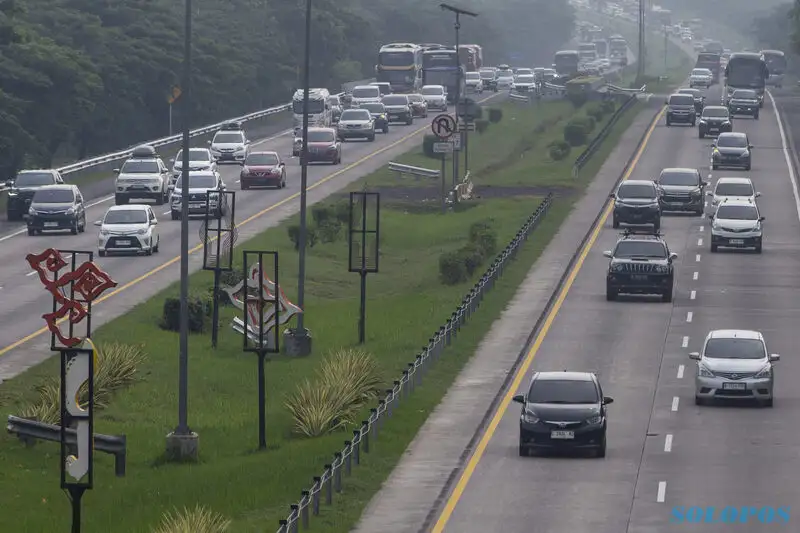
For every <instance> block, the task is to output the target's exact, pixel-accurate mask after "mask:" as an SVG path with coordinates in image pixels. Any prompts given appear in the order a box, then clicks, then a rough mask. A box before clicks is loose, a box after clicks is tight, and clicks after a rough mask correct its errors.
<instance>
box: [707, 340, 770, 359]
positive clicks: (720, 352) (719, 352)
mask: <svg viewBox="0 0 800 533" xmlns="http://www.w3.org/2000/svg"><path fill="white" fill-rule="evenodd" d="M703 356H704V357H708V358H711V359H765V358H766V357H767V350H766V348H765V347H764V343H763V342H761V341H760V340H758V339H709V340H708V342H707V343H706V349H705V353H704V354H703Z"/></svg>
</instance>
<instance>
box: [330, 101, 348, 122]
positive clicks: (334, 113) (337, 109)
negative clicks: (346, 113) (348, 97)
mask: <svg viewBox="0 0 800 533" xmlns="http://www.w3.org/2000/svg"><path fill="white" fill-rule="evenodd" d="M328 105H329V106H330V107H331V121H332V122H333V123H334V124H336V123H337V122H339V117H341V116H342V111H343V110H344V105H343V104H342V99H341V98H340V97H339V95H338V94H334V95H331V96H329V97H328Z"/></svg>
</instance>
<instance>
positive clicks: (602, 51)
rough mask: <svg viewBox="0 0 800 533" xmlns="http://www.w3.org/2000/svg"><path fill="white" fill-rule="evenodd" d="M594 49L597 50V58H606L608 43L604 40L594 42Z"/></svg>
mask: <svg viewBox="0 0 800 533" xmlns="http://www.w3.org/2000/svg"><path fill="white" fill-rule="evenodd" d="M594 47H595V48H596V49H597V57H602V58H605V57H608V42H606V40H605V39H600V40H598V41H595V42H594Z"/></svg>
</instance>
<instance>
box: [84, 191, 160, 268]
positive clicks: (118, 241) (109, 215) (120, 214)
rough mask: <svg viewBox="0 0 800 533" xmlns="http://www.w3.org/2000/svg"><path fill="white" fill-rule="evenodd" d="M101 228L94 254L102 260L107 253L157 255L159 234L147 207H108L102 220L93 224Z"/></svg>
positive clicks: (153, 214)
mask: <svg viewBox="0 0 800 533" xmlns="http://www.w3.org/2000/svg"><path fill="white" fill-rule="evenodd" d="M94 225H95V226H100V235H99V237H98V242H97V253H98V255H99V256H100V257H104V256H105V255H106V254H109V253H115V252H119V253H135V254H140V253H144V254H145V255H152V254H153V253H156V252H158V247H159V245H160V244H161V238H160V237H159V234H158V228H157V227H156V226H157V225H158V220H157V219H156V215H155V213H154V212H153V209H152V208H151V207H150V206H149V205H145V204H128V205H114V206H111V207H109V208H108V211H106V214H105V216H104V217H103V220H98V221H96V222H95V223H94Z"/></svg>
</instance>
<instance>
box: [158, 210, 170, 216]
mask: <svg viewBox="0 0 800 533" xmlns="http://www.w3.org/2000/svg"><path fill="white" fill-rule="evenodd" d="M170 213H172V211H171V210H170V211H164V212H163V213H161V214H162V215H169V214H170Z"/></svg>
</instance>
